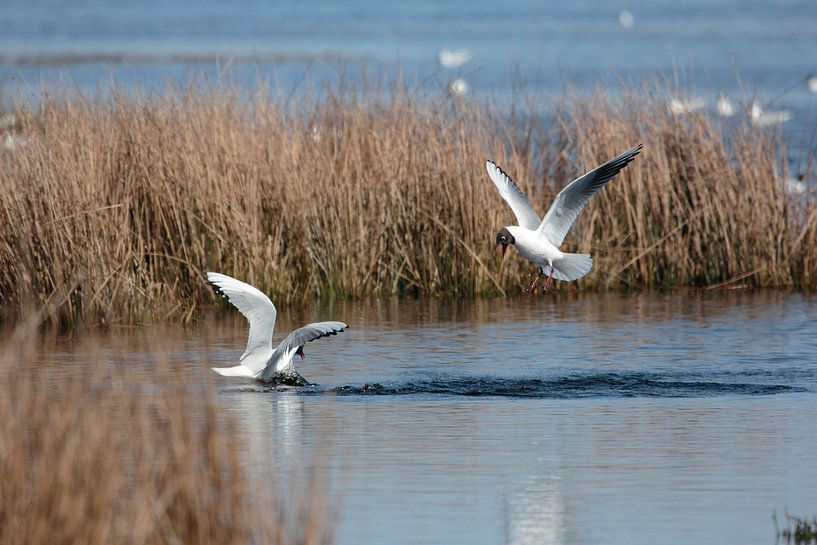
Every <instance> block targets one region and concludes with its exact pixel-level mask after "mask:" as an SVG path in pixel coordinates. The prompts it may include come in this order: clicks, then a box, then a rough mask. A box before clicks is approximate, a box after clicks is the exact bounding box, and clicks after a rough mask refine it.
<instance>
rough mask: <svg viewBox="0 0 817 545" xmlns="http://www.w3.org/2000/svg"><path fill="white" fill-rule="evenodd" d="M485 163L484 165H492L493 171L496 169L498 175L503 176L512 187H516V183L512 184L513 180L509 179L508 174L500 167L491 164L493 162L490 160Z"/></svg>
mask: <svg viewBox="0 0 817 545" xmlns="http://www.w3.org/2000/svg"><path fill="white" fill-rule="evenodd" d="M485 162H486V163H490V164H492V165H493V166H494V168H495V169H497V170H498V171H499V173H500V174H501V175H502V176H505V179H507V180H508V182H510V184H511V185H512V186H514V187H516V182H514V181H513V178H511V175H510V174H508V173H507V172H505V171H504V170H502V167H501V166H499V165H498V164H496V163H494V162H493V161H491V160H490V159H487V160H486V161H485ZM517 189H518V188H517Z"/></svg>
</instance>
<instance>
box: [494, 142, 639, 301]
mask: <svg viewBox="0 0 817 545" xmlns="http://www.w3.org/2000/svg"><path fill="white" fill-rule="evenodd" d="M640 151H641V144H639V145H637V146H636V147H634V148H632V149H629V150H627V151H625V152H624V153H622V154H621V155H619V156H618V157H616V158H615V159H612V160H610V161H608V162H606V163H604V164H603V165H601V166H598V167H596V168H594V169H593V170H591V171H590V172H588V173H587V174H585V175H584V176H581V177H579V178H576V179H575V180H573V181H572V182H570V184H568V185H567V187H565V188H564V189H562V190H561V191H560V192H559V194H558V195H557V196H556V200H555V201H553V204H552V205H551V206H550V210H548V213H547V214H545V218H544V219H541V220H540V219H539V215H538V214H537V213H536V212H535V211H534V210H533V207H531V205H530V203H529V202H528V198H527V197H525V194H524V193H522V191H521V190H520V189H519V187H517V185H516V184H515V183H514V182H513V180H511V178H510V177H509V176H508V175H507V174H505V173H504V172H502V169H500V168H499V167H498V166H496V165H495V164H494V163H492V162H491V161H487V162H486V168H487V169H488V176H490V177H491V181H492V182H494V185H495V186H496V187H497V189H499V194H500V195H502V198H503V199H505V201H506V202H507V203H508V204H509V205H510V206H511V210H513V213H514V215H515V216H516V220H517V221H518V222H519V225H515V226H510V227H503V228H502V229H501V230H500V231H499V233H498V234H497V235H496V245H497V246H499V245H501V246H502V256H503V257H504V256H505V251H506V250H507V249H508V245H510V244H513V245H514V246H516V249H517V250H518V251H519V253H520V254H522V257H524V258H525V259H527V260H528V261H531V262H533V263H535V264H537V265H539V270H538V273H537V275H536V278H535V279H534V281H533V284H531V286H530V288H528V291H533V290H534V289H536V288H537V287H538V286H539V276H541V275H542V274H547V280H546V281H545V285H544V287H543V289H544V291H547V290H548V288H549V287H550V283H551V281H552V279H554V278H555V279H556V280H576V279H578V278H581V277H582V276H584V275H585V274H587V273H588V272H590V269H591V268H593V260H592V259H590V254H567V253H563V252H561V251H560V250H559V246H561V244H562V241H563V240H564V239H565V235H567V232H568V230H570V227H571V226H572V225H573V222H574V221H576V217H577V216H578V215H579V212H581V210H582V208H584V205H585V204H587V201H589V200H590V197H592V196H593V194H594V193H596V191H598V190H599V189H601V188H602V187H604V185H605V184H607V183H608V182H609V181H610V180H612V179H613V178H614V177H615V175H616V174H618V173H619V171H620V170H621V169H623V168H624V167H626V166H627V165H628V164H629V163H630V161H632V160H633V159H634V158H635V156H636V155H638V153H639V152H640Z"/></svg>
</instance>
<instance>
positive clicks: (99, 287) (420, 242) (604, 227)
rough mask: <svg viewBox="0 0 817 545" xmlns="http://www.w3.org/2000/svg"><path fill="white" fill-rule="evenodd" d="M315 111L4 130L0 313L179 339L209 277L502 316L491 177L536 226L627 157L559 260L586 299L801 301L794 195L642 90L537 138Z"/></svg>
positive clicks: (528, 121)
mask: <svg viewBox="0 0 817 545" xmlns="http://www.w3.org/2000/svg"><path fill="white" fill-rule="evenodd" d="M310 96H311V95H309V94H308V93H307V94H305V95H304V96H303V97H301V98H295V97H292V96H287V97H283V98H280V97H278V96H276V95H271V94H269V93H266V92H264V91H260V92H258V93H257V94H256V95H254V96H253V97H250V98H247V97H241V96H239V92H238V91H237V90H235V89H230V88H225V87H223V86H215V87H213V88H211V89H209V90H206V91H202V90H196V89H193V88H191V89H189V90H185V91H179V90H172V89H170V90H167V91H165V92H162V93H159V94H155V95H151V96H148V97H144V96H125V95H122V94H116V93H115V92H114V93H113V95H112V96H111V97H110V98H108V99H105V100H103V99H87V98H82V97H79V98H78V97H73V98H66V99H59V98H50V97H48V96H44V97H43V98H42V100H41V102H40V103H39V106H38V107H37V108H34V109H32V108H29V109H26V108H18V109H17V111H16V112H15V115H16V119H17V122H18V124H19V125H20V131H21V132H22V133H24V134H25V135H26V137H27V139H28V142H27V145H26V147H25V149H24V151H22V150H21V151H19V152H14V153H5V154H3V155H2V158H1V160H2V169H0V187H2V192H0V206H1V207H2V215H0V304H2V308H3V313H4V314H5V315H6V317H9V316H12V315H15V314H18V313H19V310H20V308H21V301H23V300H26V298H29V297H30V298H32V299H33V300H34V301H36V302H37V303H38V304H43V303H45V302H46V301H48V300H50V299H53V297H54V294H56V293H65V292H68V293H67V294H66V295H65V296H64V297H63V298H62V299H61V300H60V304H59V305H57V306H56V307H55V310H54V312H53V313H52V315H51V319H52V321H54V322H56V323H59V324H61V325H63V326H64V327H66V328H68V327H72V326H75V325H76V324H77V322H78V321H89V322H93V323H97V322H101V323H111V322H117V321H124V322H127V321H140V320H145V319H158V320H162V319H168V318H172V319H176V320H189V319H191V318H193V317H195V316H197V315H199V314H201V313H202V305H205V304H209V303H210V302H211V301H213V298H212V297H211V295H210V293H209V291H208V289H207V287H206V285H205V283H204V281H203V272H204V271H206V270H218V271H223V272H225V273H227V274H230V275H233V276H236V277H239V278H242V279H244V280H246V281H248V282H250V283H253V284H254V285H256V286H258V287H259V288H261V289H262V290H264V291H266V292H267V293H270V294H271V295H272V296H274V297H275V299H276V302H279V303H286V302H289V303H296V302H298V301H300V300H302V299H305V298H310V297H322V298H346V297H362V296H367V295H374V296H378V295H391V294H400V295H425V294H429V295H446V296H455V297H462V296H465V297H470V296H476V295H496V294H516V293H519V292H520V291H521V288H522V287H523V286H524V285H525V284H526V282H527V281H528V278H527V275H528V273H530V272H532V271H533V268H532V267H530V266H529V265H527V264H526V263H524V262H523V260H522V259H521V258H520V257H519V256H518V255H516V254H515V253H513V252H511V256H510V257H507V258H506V259H505V261H504V262H503V263H501V262H500V260H499V258H498V256H497V254H495V253H493V252H492V246H493V244H492V243H493V239H494V236H495V233H496V231H497V230H498V229H499V228H500V227H501V226H503V225H508V224H512V222H513V221H514V219H513V216H512V214H511V212H510V210H509V209H508V208H507V206H506V205H505V204H504V203H503V202H502V201H501V199H500V197H499V195H498V194H497V191H496V189H495V188H494V187H493V185H492V184H491V183H490V181H489V179H488V177H487V175H486V173H485V168H484V161H485V159H486V158H490V159H492V160H494V161H496V162H497V163H498V164H500V165H501V166H502V167H503V169H504V170H506V171H507V172H509V173H510V174H511V176H512V177H513V178H514V179H515V181H516V182H517V183H518V184H519V185H520V187H522V189H523V190H524V191H526V192H527V194H528V195H529V197H530V199H531V201H532V203H533V205H534V208H536V209H537V210H538V211H539V212H540V213H542V214H543V213H544V212H545V210H546V207H547V206H549V204H550V202H551V200H552V198H553V197H554V195H555V194H556V193H557V192H558V191H559V190H560V189H561V188H562V187H564V185H566V184H567V183H568V182H569V181H571V180H572V179H573V178H575V177H576V176H578V175H580V174H582V173H583V172H585V171H586V170H588V169H589V168H592V167H593V166H595V165H597V164H599V163H601V162H603V161H606V160H608V159H610V158H612V157H613V156H615V155H616V154H618V153H620V152H621V151H623V150H625V149H627V148H629V147H631V146H633V145H635V144H637V143H639V142H642V143H643V144H644V151H643V153H642V154H641V155H640V156H639V157H638V158H637V160H636V161H634V162H633V163H632V164H631V165H630V166H629V167H628V168H627V169H625V170H624V171H623V172H622V173H621V174H620V175H619V176H618V177H617V178H616V179H615V180H614V182H613V183H611V184H610V185H609V186H607V187H606V188H605V189H604V190H603V191H602V192H600V194H599V195H597V196H596V197H594V199H592V200H591V202H590V204H589V206H588V207H587V208H586V209H585V210H584V211H583V213H582V214H581V215H580V217H579V219H578V221H577V224H576V226H575V227H574V228H573V229H572V231H571V232H570V233H569V236H568V239H567V240H566V243H565V247H564V248H565V249H567V250H570V251H574V250H579V251H589V252H591V253H592V254H593V256H594V261H595V265H594V268H593V271H592V272H591V274H589V275H588V276H587V277H585V278H584V279H582V280H581V281H580V282H579V283H578V284H577V285H578V287H579V289H585V290H586V289H645V288H675V287H710V288H711V287H733V286H736V285H737V286H748V287H759V286H774V287H789V288H797V289H814V288H815V286H817V278H815V264H816V261H815V260H817V231H815V226H817V208H815V206H814V200H813V198H812V197H808V196H806V197H804V196H802V195H798V196H792V195H789V194H787V192H786V190H785V184H784V181H783V180H784V179H785V175H786V165H785V164H784V161H782V160H781V157H785V150H784V149H783V142H782V141H781V140H780V139H779V138H778V137H777V135H776V133H775V132H773V131H769V130H768V129H766V130H762V129H757V128H752V127H751V126H750V125H749V124H747V123H738V124H736V125H734V126H729V127H724V126H721V125H720V124H719V123H718V122H717V120H714V119H712V118H710V117H708V116H707V115H706V114H703V113H695V114H690V115H685V116H677V115H673V114H672V113H671V112H670V111H669V109H668V108H667V107H666V97H667V94H666V93H664V92H662V91H661V90H660V89H659V90H654V89H650V88H646V89H644V90H639V91H638V92H636V91H633V92H631V93H629V94H625V95H624V96H623V97H617V98H611V97H609V96H607V95H606V94H604V93H601V92H600V93H596V94H594V95H592V96H584V97H580V96H568V97H566V98H565V99H564V100H563V101H562V103H561V104H560V105H559V107H558V108H557V109H556V111H555V112H552V114H551V115H549V116H548V118H547V120H544V119H543V118H542V116H541V115H540V113H539V112H540V110H541V107H540V105H539V104H538V103H537V102H536V101H531V102H528V103H525V102H524V101H520V102H519V103H520V104H522V106H521V107H520V108H514V109H511V110H510V111H508V110H507V109H502V108H499V107H496V106H493V105H491V104H484V103H478V102H476V101H470V100H456V101H452V100H451V99H450V98H447V97H443V96H440V97H436V96H432V95H427V94H422V93H421V92H420V93H418V92H414V91H410V90H409V88H408V87H407V86H406V85H404V84H400V83H396V84H393V85H391V86H385V87H376V86H373V87H371V88H366V89H355V88H351V87H349V86H340V87H339V88H334V89H325V90H322V91H321V94H320V98H310ZM808 164H810V163H808ZM806 175H807V180H811V178H812V173H811V172H806ZM811 187H813V183H812V184H811ZM69 287H70V290H69V289H67V288H69Z"/></svg>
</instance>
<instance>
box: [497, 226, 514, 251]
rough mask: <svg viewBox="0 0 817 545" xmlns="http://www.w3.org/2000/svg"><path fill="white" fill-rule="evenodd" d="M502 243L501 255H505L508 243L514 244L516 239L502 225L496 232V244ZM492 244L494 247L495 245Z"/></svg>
mask: <svg viewBox="0 0 817 545" xmlns="http://www.w3.org/2000/svg"><path fill="white" fill-rule="evenodd" d="M500 244H501V245H502V257H505V251H506V250H507V249H508V244H516V239H515V238H513V235H512V234H511V232H510V231H508V229H507V228H506V227H503V228H502V229H500V230H499V232H498V233H497V234H496V246H499V245H500ZM496 246H494V247H496Z"/></svg>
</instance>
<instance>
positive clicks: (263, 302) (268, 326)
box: [207, 272, 276, 374]
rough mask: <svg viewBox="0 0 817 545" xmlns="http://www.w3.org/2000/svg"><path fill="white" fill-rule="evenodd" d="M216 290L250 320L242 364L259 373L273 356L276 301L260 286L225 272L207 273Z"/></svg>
mask: <svg viewBox="0 0 817 545" xmlns="http://www.w3.org/2000/svg"><path fill="white" fill-rule="evenodd" d="M207 280H208V281H209V282H210V283H211V284H212V285H213V287H214V288H215V290H216V292H218V293H219V294H221V295H223V296H225V297H226V298H227V300H228V301H230V303H232V304H233V305H235V307H236V308H237V309H238V310H239V312H241V314H243V315H244V317H245V318H247V321H248V322H249V323H250V337H249V339H248V340H247V349H246V350H245V351H244V354H243V355H242V356H241V365H244V366H245V367H248V368H249V369H250V370H251V371H252V372H253V373H254V374H258V373H259V372H260V371H261V370H262V369H264V367H265V366H266V364H267V361H269V359H270V357H271V356H272V352H273V350H272V330H273V329H274V328H275V316H276V311H275V305H273V304H272V301H270V300H269V297H267V296H266V295H264V293H262V292H261V291H260V290H258V289H257V288H254V287H252V286H250V285H249V284H245V283H244V282H242V281H240V280H236V279H235V278H232V277H230V276H227V275H226V274H220V273H215V272H208V273H207Z"/></svg>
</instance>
